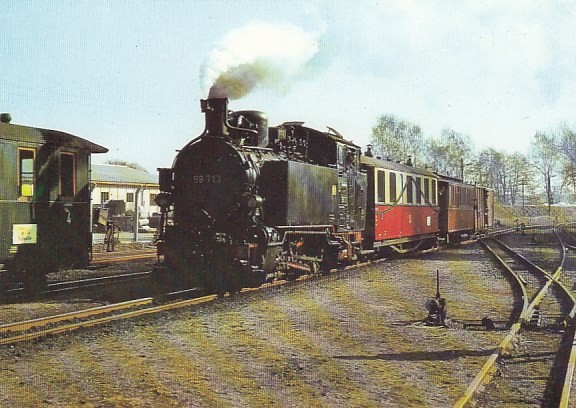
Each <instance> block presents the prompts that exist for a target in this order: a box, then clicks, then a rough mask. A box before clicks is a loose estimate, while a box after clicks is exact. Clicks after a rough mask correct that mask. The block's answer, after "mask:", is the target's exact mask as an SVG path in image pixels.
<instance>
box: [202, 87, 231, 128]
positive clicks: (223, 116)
mask: <svg viewBox="0 0 576 408" xmlns="http://www.w3.org/2000/svg"><path fill="white" fill-rule="evenodd" d="M200 106H201V108H202V112H203V113H205V114H206V129H205V130H204V133H206V134H208V135H211V136H227V135H228V127H227V122H228V98H227V97H226V94H225V93H224V92H223V91H222V90H221V89H220V88H218V87H216V86H212V88H210V93H209V94H208V99H202V100H201V101H200Z"/></svg>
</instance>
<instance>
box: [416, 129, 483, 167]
mask: <svg viewBox="0 0 576 408" xmlns="http://www.w3.org/2000/svg"><path fill="white" fill-rule="evenodd" d="M472 151H473V145H472V142H471V141H470V137H469V136H467V135H464V134H462V133H460V132H457V131H455V130H452V129H449V128H444V129H442V132H441V133H440V137H439V138H438V139H428V140H427V143H426V159H427V163H428V165H429V166H430V167H432V169H433V170H434V171H437V172H439V173H442V174H447V175H451V176H457V177H460V176H462V172H463V166H464V164H466V163H467V162H468V161H469V159H470V158H471V157H472Z"/></svg>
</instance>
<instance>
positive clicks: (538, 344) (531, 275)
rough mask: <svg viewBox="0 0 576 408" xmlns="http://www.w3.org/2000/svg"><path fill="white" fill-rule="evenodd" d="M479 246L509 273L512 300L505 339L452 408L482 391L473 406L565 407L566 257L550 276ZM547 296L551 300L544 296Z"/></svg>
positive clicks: (497, 249)
mask: <svg viewBox="0 0 576 408" xmlns="http://www.w3.org/2000/svg"><path fill="white" fill-rule="evenodd" d="M558 239H560V237H558ZM482 242H483V243H484V244H485V246H486V248H487V249H488V250H489V251H490V252H491V253H492V254H493V255H494V257H495V258H496V259H497V260H498V261H499V263H500V264H501V265H502V266H503V267H504V268H505V269H506V270H507V271H508V272H509V275H510V277H511V280H512V282H513V287H514V288H515V292H516V294H517V298H516V301H515V304H514V311H513V314H512V316H511V319H510V320H511V327H510V330H509V332H508V334H507V335H506V337H505V338H504V339H503V340H502V342H501V343H500V344H499V345H498V347H497V348H496V349H495V350H494V352H493V353H492V354H491V356H490V357H489V359H488V361H487V362H486V363H485V364H484V366H483V367H482V369H481V370H480V372H479V373H478V374H477V375H476V377H475V378H474V380H473V381H472V382H471V383H470V385H469V386H468V388H467V389H466V391H465V393H464V395H463V396H462V397H461V398H460V399H459V400H458V401H457V403H456V404H455V407H463V406H465V405H466V404H467V403H468V402H470V401H471V400H472V398H473V396H474V394H475V393H477V392H478V391H479V390H480V389H482V388H484V387H485V389H484V392H483V393H481V394H480V395H478V396H477V398H476V401H475V403H476V405H475V406H500V405H502V404H503V403H507V404H510V405H514V406H525V405H527V404H534V403H535V401H540V403H541V404H542V406H560V407H567V406H568V401H569V399H570V390H571V386H570V385H571V382H572V375H573V370H574V361H575V360H576V354H575V350H574V349H573V344H574V334H575V330H574V315H575V313H576V298H575V297H574V294H573V293H572V292H571V291H570V289H569V288H568V287H566V286H565V285H564V284H562V283H561V282H560V280H559V279H560V276H561V274H562V270H563V265H564V262H565V254H566V251H565V250H563V251H561V252H562V253H561V261H560V266H558V268H557V269H556V271H555V272H554V274H553V275H552V274H550V273H548V272H546V271H544V270H542V269H541V268H540V267H538V266H536V265H534V264H533V263H532V262H530V261H529V260H528V259H526V258H525V257H523V256H522V255H520V254H518V253H516V252H515V251H514V250H512V249H511V248H510V247H508V246H506V245H504V244H503V243H502V242H500V241H498V240H496V239H494V238H493V239H485V240H483V241H482ZM549 293H551V294H552V296H546V295H547V294H549ZM496 371H498V372H499V378H498V380H497V381H496V380H494V376H495V373H496ZM491 380H494V381H492V383H491V384H489V385H486V384H487V383H489V382H490V381H491Z"/></svg>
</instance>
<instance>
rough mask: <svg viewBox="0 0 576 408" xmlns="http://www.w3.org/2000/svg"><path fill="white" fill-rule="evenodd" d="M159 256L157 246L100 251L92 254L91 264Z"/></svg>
mask: <svg viewBox="0 0 576 408" xmlns="http://www.w3.org/2000/svg"><path fill="white" fill-rule="evenodd" d="M156 257H157V251H156V248H154V249H146V250H138V251H121V252H99V253H96V254H93V255H92V261H91V262H90V264H91V265H102V264H108V263H116V262H127V261H139V260H143V259H154V258H156Z"/></svg>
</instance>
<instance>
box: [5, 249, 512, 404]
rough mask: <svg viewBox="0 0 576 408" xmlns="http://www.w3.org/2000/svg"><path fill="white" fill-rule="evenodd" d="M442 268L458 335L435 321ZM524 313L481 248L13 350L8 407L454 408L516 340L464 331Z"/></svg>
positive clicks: (8, 350) (8, 360) (8, 357)
mask: <svg viewBox="0 0 576 408" xmlns="http://www.w3.org/2000/svg"><path fill="white" fill-rule="evenodd" d="M436 270H439V272H440V280H441V286H440V291H441V294H442V296H444V297H445V298H446V299H447V301H448V317H449V318H450V321H449V325H448V327H447V328H434V327H427V326H424V325H423V324H422V323H421V322H422V320H423V319H424V318H425V317H426V314H427V312H426V310H425V309H424V306H423V305H424V303H425V301H426V300H427V299H428V298H430V297H433V296H434V295H435V293H436ZM60 305H61V307H62V308H64V309H67V308H73V307H75V305H73V306H70V305H71V303H68V304H60ZM511 306H512V292H511V288H510V285H509V283H508V282H507V281H506V279H504V278H503V275H502V273H501V272H499V271H497V270H496V268H495V267H494V265H493V263H492V262H491V259H490V257H489V256H488V255H487V254H486V253H485V252H484V250H483V249H482V248H481V247H480V245H479V244H471V245H467V246H461V247H457V248H451V249H445V250H443V251H437V252H429V253H425V254H421V255H419V256H416V257H414V258H403V259H395V260H389V261H382V262H379V263H375V264H372V265H369V266H365V267H362V268H357V269H352V270H348V271H343V272H338V273H335V274H333V275H331V276H329V277H325V278H322V279H317V280H312V281H301V282H297V283H296V284H295V285H291V286H280V287H275V288H270V289H267V290H264V291H258V292H250V293H245V294H241V295H238V296H235V297H233V298H223V299H219V300H217V301H215V302H212V303H209V304H206V305H203V306H200V307H194V308H190V309H186V310H179V311H174V312H170V313H163V314H160V315H156V316H152V317H146V318H141V319H138V320H131V321H127V322H122V323H115V324H110V325H107V326H104V327H99V328H95V329H90V330H85V331H81V332H76V333H74V334H70V335H64V336H59V337H55V338H47V339H43V340H41V341H38V342H34V343H26V344H19V345H16V346H12V347H2V348H0V361H2V363H0V389H1V392H0V406H6V407H14V406H22V407H24V406H59V407H60V406H63V407H65V406H69V407H75V406H79V405H82V406H96V407H133V406H134V407H139V406H149V407H152V406H154V407H156V406H187V407H188V406H191V407H196V406H198V407H200V406H205V407H221V406H234V407H236V406H237V407H261V406H262V407H264V406H282V407H310V406H334V407H353V406H362V407H364V406H366V407H370V406H373V407H383V406H384V407H422V406H428V407H446V406H450V405H452V404H453V403H454V402H455V401H456V400H457V399H458V398H459V397H460V396H461V395H462V393H463V391H464V390H465V388H466V387H467V386H468V384H469V383H470V381H471V380H472V379H473V378H474V376H475V375H476V373H477V372H478V370H479V369H480V368H481V367H482V365H483V364H484V362H485V361H486V359H487V357H488V355H489V354H490V353H491V352H492V350H493V349H494V347H495V346H496V345H497V344H498V343H499V341H500V340H501V339H502V337H503V336H504V335H505V333H506V332H505V331H500V330H497V331H485V330H483V329H480V328H475V329H464V328H463V324H464V323H465V322H470V321H474V322H476V323H478V322H479V321H480V319H482V318H483V317H485V316H487V317H490V318H493V319H494V320H496V321H507V320H508V318H509V317H510V314H511V311H512V309H511ZM7 307H8V308H14V309H18V308H19V309H21V313H20V315H18V316H19V317H18V319H21V318H22V315H24V314H26V310H28V311H29V314H33V312H31V311H32V310H34V309H38V310H40V309H42V308H43V307H48V308H50V307H52V308H56V306H51V304H50V303H37V304H20V305H8V306H7V305H4V306H2V310H3V312H2V315H3V316H5V314H4V311H5V310H6V309H5V308H7ZM81 307H84V305H82V306H81ZM78 308H80V307H78ZM51 311H52V310H51ZM52 312H53V311H52ZM16 315H17V314H13V316H16ZM4 322H5V321H4ZM4 322H3V323H4Z"/></svg>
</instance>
